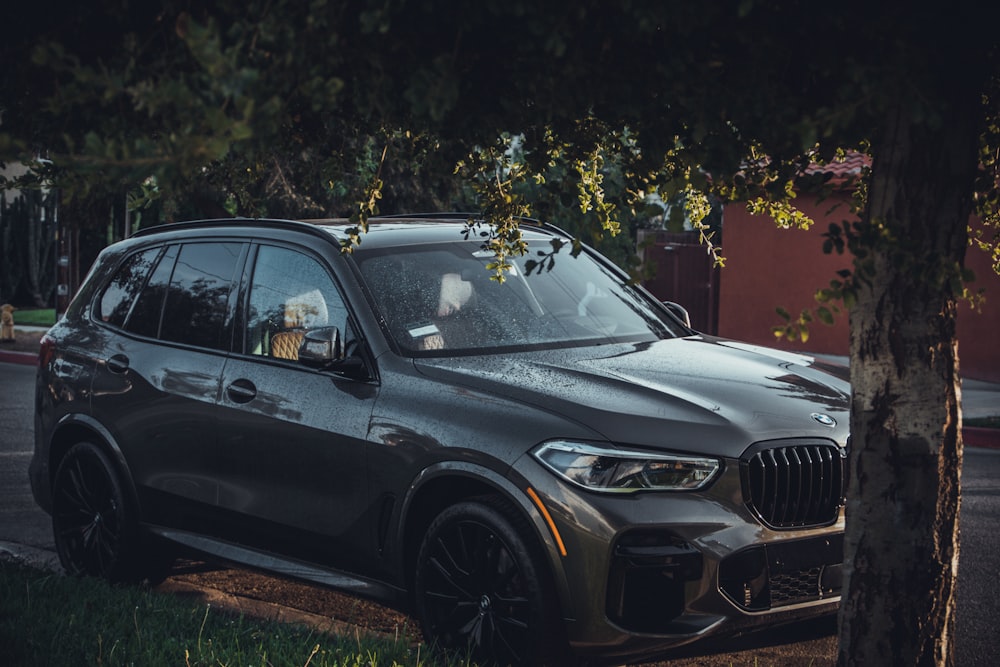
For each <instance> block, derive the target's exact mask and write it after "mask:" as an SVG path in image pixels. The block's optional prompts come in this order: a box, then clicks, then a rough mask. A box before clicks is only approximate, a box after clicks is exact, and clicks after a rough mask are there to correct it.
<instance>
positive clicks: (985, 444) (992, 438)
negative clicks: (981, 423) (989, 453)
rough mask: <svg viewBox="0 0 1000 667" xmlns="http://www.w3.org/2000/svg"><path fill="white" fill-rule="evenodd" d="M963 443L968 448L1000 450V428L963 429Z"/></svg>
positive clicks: (972, 427) (967, 427)
mask: <svg viewBox="0 0 1000 667" xmlns="http://www.w3.org/2000/svg"><path fill="white" fill-rule="evenodd" d="M962 441H963V442H964V443H965V446H966V447H982V448H985V449H1000V428H977V427H974V426H966V427H964V428H963V429H962Z"/></svg>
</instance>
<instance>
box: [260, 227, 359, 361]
mask: <svg viewBox="0 0 1000 667" xmlns="http://www.w3.org/2000/svg"><path fill="white" fill-rule="evenodd" d="M346 325H347V309H346V308H345V307H344V302H343V300H342V299H341V298H340V293H339V292H338V291H337V288H336V286H335V285H334V282H333V279H332V278H331V277H330V274H329V273H328V272H327V271H326V269H324V268H323V266H322V265H321V264H320V263H319V262H317V261H316V260H315V259H313V258H312V257H310V256H309V255H306V254H304V253H301V252H298V251H295V250H289V249H287V248H279V247H275V246H260V248H259V250H258V252H257V261H256V265H255V267H254V273H253V280H252V281H251V285H250V301H249V310H248V312H247V323H246V332H245V338H244V340H245V351H246V352H247V353H248V354H252V355H258V356H269V357H275V358H279V359H290V360H296V359H298V356H299V344H300V343H301V342H302V337H303V336H304V335H305V332H306V331H308V330H310V329H316V328H319V327H328V326H334V327H337V328H338V329H340V331H341V333H342V334H343V333H344V331H345V329H346Z"/></svg>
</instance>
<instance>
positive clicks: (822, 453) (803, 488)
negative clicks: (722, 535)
mask: <svg viewBox="0 0 1000 667" xmlns="http://www.w3.org/2000/svg"><path fill="white" fill-rule="evenodd" d="M843 452H844V450H842V449H841V448H840V447H837V445H836V444H834V443H832V442H828V441H824V440H816V441H807V442H796V443H794V444H780V445H777V446H774V444H773V443H772V444H771V445H767V444H765V445H759V446H757V447H754V448H752V449H751V450H750V453H748V454H747V456H746V457H744V459H743V461H742V462H741V466H740V467H741V470H742V477H743V492H744V497H745V499H746V502H747V505H749V507H750V509H751V510H753V512H754V513H755V514H756V515H757V516H759V517H760V518H761V520H762V521H763V522H764V523H766V524H767V525H768V526H770V527H772V528H801V527H804V526H822V525H826V524H830V523H833V522H834V521H835V520H836V519H837V514H838V512H839V511H840V506H841V505H842V504H843V501H844V467H845V460H846V459H845V458H844V456H843Z"/></svg>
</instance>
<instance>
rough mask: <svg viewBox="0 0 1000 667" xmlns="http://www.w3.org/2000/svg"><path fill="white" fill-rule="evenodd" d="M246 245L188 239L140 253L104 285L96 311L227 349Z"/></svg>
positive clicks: (152, 332) (170, 337)
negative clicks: (232, 305) (232, 301)
mask: <svg viewBox="0 0 1000 667" xmlns="http://www.w3.org/2000/svg"><path fill="white" fill-rule="evenodd" d="M244 246H245V244H242V243H187V244H184V245H171V246H167V247H166V249H164V248H162V247H160V248H152V249H149V250H145V251H142V252H140V253H137V254H135V255H133V256H132V257H129V258H128V259H127V260H126V261H125V262H124V263H123V264H122V266H121V267H120V268H119V269H118V271H117V272H116V273H115V275H114V276H113V277H112V279H111V280H110V281H109V282H108V285H107V287H105V288H104V292H103V293H102V294H101V298H100V301H99V302H98V304H97V309H96V310H97V311H98V313H97V314H98V316H99V318H100V319H101V321H102V322H105V323H107V324H109V325H111V326H114V327H120V328H122V329H125V330H126V331H128V332H130V333H134V334H136V335H139V336H146V337H149V338H160V339H162V340H167V341H172V342H175V343H185V344H187V345H197V346H198V347H207V348H211V349H217V350H228V349H229V339H230V334H229V332H230V330H231V319H232V309H231V308H230V306H229V304H230V294H231V292H232V291H233V286H234V284H235V280H236V277H237V273H238V271H239V270H240V268H241V258H242V255H243V249H244Z"/></svg>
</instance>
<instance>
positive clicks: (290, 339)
mask: <svg viewBox="0 0 1000 667" xmlns="http://www.w3.org/2000/svg"><path fill="white" fill-rule="evenodd" d="M304 336H305V332H304V331H281V332H279V333H276V334H274V335H273V336H271V356H272V357H276V358H278V359H290V360H292V361H298V358H299V345H301V344H302V338H303V337H304Z"/></svg>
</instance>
